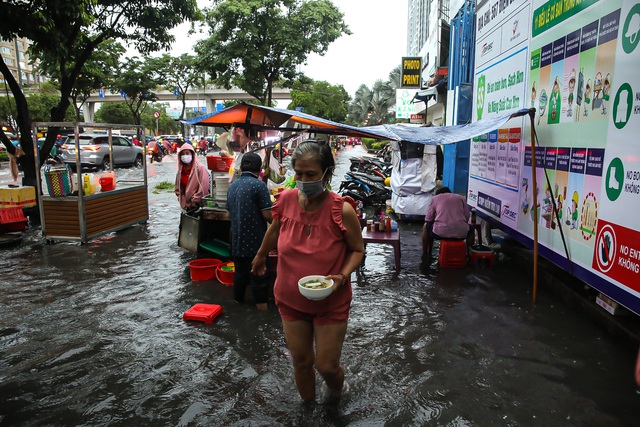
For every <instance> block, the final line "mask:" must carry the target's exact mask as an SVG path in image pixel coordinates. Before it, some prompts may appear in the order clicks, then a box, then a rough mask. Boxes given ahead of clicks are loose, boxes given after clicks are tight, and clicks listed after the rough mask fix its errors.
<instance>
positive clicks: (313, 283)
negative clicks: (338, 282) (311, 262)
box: [298, 275, 333, 301]
mask: <svg viewBox="0 0 640 427" xmlns="http://www.w3.org/2000/svg"><path fill="white" fill-rule="evenodd" d="M298 289H299V290H300V293H301V294H302V295H303V296H304V297H306V298H308V299H310V300H314V301H318V300H321V299H325V298H326V297H328V296H329V295H330V294H331V292H333V280H331V279H325V278H324V276H317V275H316V276H305V277H303V278H302V279H300V280H298Z"/></svg>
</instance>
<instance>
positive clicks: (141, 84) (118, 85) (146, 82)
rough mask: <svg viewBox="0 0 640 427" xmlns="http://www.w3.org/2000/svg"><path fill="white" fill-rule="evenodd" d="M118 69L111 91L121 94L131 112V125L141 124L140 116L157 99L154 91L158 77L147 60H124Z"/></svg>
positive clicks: (152, 65) (150, 62)
mask: <svg viewBox="0 0 640 427" xmlns="http://www.w3.org/2000/svg"><path fill="white" fill-rule="evenodd" d="M119 68H120V71H119V72H118V73H117V75H116V76H115V78H114V79H113V81H112V82H111V85H110V87H111V91H112V92H114V93H120V94H121V96H122V98H123V99H124V103H125V105H126V106H127V107H128V108H129V111H130V112H131V116H132V118H133V124H135V125H139V124H142V114H143V113H144V112H145V110H146V109H147V106H148V103H149V102H152V101H155V100H156V99H157V96H156V94H155V92H154V91H155V90H156V87H157V86H158V83H159V77H158V76H157V75H156V74H155V67H154V64H153V63H152V61H149V60H148V59H144V60H140V59H138V58H124V59H123V61H122V62H121V63H120V67H119Z"/></svg>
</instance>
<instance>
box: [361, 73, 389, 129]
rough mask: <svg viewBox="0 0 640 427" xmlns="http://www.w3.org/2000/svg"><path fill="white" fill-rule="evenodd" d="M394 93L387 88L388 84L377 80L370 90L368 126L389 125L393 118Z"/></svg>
mask: <svg viewBox="0 0 640 427" xmlns="http://www.w3.org/2000/svg"><path fill="white" fill-rule="evenodd" d="M395 105H396V91H395V90H394V89H392V88H391V87H390V86H389V82H385V81H382V80H377V81H376V82H375V83H374V84H373V88H372V89H371V110H370V113H371V115H370V116H369V120H368V123H367V124H368V125H381V124H384V123H389V122H390V120H391V119H392V118H393V117H395V111H394V106H395Z"/></svg>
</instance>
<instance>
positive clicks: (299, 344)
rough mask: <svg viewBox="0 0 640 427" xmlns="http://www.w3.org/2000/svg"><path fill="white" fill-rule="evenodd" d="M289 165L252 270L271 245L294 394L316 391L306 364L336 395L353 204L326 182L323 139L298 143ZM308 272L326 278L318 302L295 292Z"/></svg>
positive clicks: (355, 230)
mask: <svg viewBox="0 0 640 427" xmlns="http://www.w3.org/2000/svg"><path fill="white" fill-rule="evenodd" d="M291 165H292V167H293V170H294V171H295V174H296V187H297V188H295V189H292V190H285V191H283V192H282V193H280V196H279V197H278V200H277V201H276V203H275V204H274V205H273V207H272V214H273V222H272V223H271V226H270V227H269V229H268V230H267V233H266V234H265V236H264V240H263V241H262V245H261V247H260V249H259V250H258V253H257V255H256V257H255V259H254V260H253V268H252V272H253V273H254V274H258V275H260V274H264V271H265V268H266V264H265V263H266V257H267V255H268V254H269V252H270V251H271V250H273V249H276V247H277V249H278V266H277V276H276V282H275V286H274V296H275V300H276V305H277V306H278V310H279V311H280V316H281V317H282V324H283V329H284V335H285V338H286V341H287V346H288V347H289V351H290V352H291V356H292V360H293V368H294V375H295V380H296V386H297V388H298V392H299V393H300V397H301V398H302V400H304V401H310V400H314V399H315V397H316V384H315V370H314V366H315V369H317V370H318V372H319V373H320V375H322V377H323V378H324V381H325V383H326V385H327V388H328V389H329V390H328V391H329V394H330V396H336V397H337V396H339V395H340V394H341V393H342V391H343V390H344V387H343V386H344V369H343V368H342V366H341V365H340V355H341V353H342V345H343V342H344V338H345V335H346V332H347V322H348V319H349V309H350V307H351V282H350V280H349V277H350V276H351V273H352V272H353V271H354V270H355V269H356V268H357V267H358V266H359V265H360V263H361V262H362V258H363V257H364V243H363V241H362V233H361V231H360V223H359V221H358V217H357V215H356V212H355V211H354V209H353V207H352V206H351V205H350V204H349V203H347V202H345V201H344V200H343V199H342V197H341V196H339V195H338V194H336V193H332V192H331V191H329V190H328V189H327V188H326V186H327V183H329V182H330V181H331V177H332V174H333V169H334V167H335V162H334V159H333V155H332V153H331V149H330V148H329V146H328V145H321V144H318V143H316V142H305V143H302V144H300V145H299V146H298V147H297V148H296V150H295V151H294V153H293V155H292V157H291ZM312 274H317V275H324V276H326V277H327V278H329V279H333V281H334V289H333V293H332V294H331V295H329V296H328V297H327V298H325V299H323V300H320V301H312V300H308V299H306V298H305V297H304V296H302V295H301V294H300V292H299V290H298V280H299V279H300V278H302V277H304V276H308V275H312ZM314 340H315V352H314Z"/></svg>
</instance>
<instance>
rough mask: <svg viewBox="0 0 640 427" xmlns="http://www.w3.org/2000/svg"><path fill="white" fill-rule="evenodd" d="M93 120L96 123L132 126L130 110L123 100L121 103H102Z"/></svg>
mask: <svg viewBox="0 0 640 427" xmlns="http://www.w3.org/2000/svg"><path fill="white" fill-rule="evenodd" d="M95 120H96V122H97V123H122V124H124V125H132V124H134V123H133V116H131V110H130V109H129V107H128V106H127V105H126V104H125V103H124V100H123V102H103V103H102V106H101V107H100V109H99V110H97V111H96V115H95Z"/></svg>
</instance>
